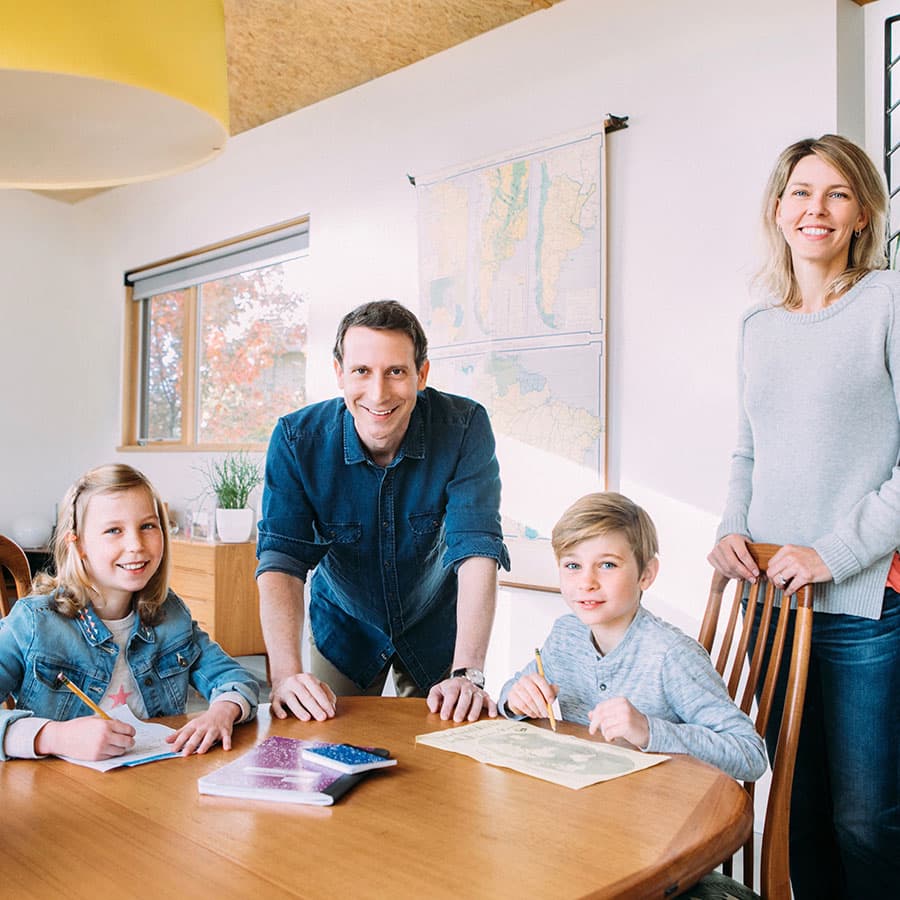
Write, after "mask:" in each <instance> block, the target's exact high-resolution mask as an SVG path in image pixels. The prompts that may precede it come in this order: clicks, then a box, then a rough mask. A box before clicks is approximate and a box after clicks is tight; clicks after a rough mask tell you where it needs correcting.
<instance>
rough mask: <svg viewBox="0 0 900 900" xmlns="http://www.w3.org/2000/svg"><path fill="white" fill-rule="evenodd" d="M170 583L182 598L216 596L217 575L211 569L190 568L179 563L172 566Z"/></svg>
mask: <svg viewBox="0 0 900 900" xmlns="http://www.w3.org/2000/svg"><path fill="white" fill-rule="evenodd" d="M169 584H170V586H171V588H172V590H173V591H175V593H176V594H178V596H179V597H181V599H182V600H183V599H185V597H186V596H190V597H214V596H215V593H216V576H215V575H214V574H213V573H212V572H210V571H209V570H206V571H202V570H200V569H194V568H189V567H187V566H184V565H182V564H181V563H178V565H175V566H172V571H171V573H170V575H169Z"/></svg>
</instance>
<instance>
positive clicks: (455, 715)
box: [426, 677, 497, 722]
mask: <svg viewBox="0 0 900 900" xmlns="http://www.w3.org/2000/svg"><path fill="white" fill-rule="evenodd" d="M426 702H427V703H428V708H429V709H430V710H431V712H433V713H436V712H440V714H441V718H442V719H453V721H454V722H463V721H465V720H466V719H468V720H469V721H470V722H475V721H477V720H478V719H479V717H480V716H481V714H482V712H484V711H485V710H487V714H488V715H489V716H490V717H491V718H494V717H496V715H497V704H496V703H495V702H494V701H493V700H492V699H491V697H490V695H489V694H488V692H487V691H485V690H482V689H481V688H479V687H476V686H475V685H474V684H472V682H471V681H469V679H468V678H462V677H457V678H445V679H444V680H443V681H439V682H438V683H437V684H436V685H434V687H433V688H432V689H431V690H430V691H429V692H428V699H427V701H426Z"/></svg>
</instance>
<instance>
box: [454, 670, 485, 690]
mask: <svg viewBox="0 0 900 900" xmlns="http://www.w3.org/2000/svg"><path fill="white" fill-rule="evenodd" d="M450 677H451V678H467V679H468V680H469V681H471V682H472V684H474V685H475V687H477V688H479V689H480V690H484V672H482V671H481V669H454V670H453V671H452V672H451V673H450Z"/></svg>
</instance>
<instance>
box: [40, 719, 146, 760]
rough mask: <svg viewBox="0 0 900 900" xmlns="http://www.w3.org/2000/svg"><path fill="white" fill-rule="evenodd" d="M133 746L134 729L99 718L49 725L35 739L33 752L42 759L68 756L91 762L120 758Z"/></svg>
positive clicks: (114, 721) (122, 723)
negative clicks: (52, 756) (44, 757)
mask: <svg viewBox="0 0 900 900" xmlns="http://www.w3.org/2000/svg"><path fill="white" fill-rule="evenodd" d="M132 747H134V727H133V726H131V725H129V724H128V723H127V722H120V721H119V720H118V719H101V718H100V716H85V717H82V718H80V719H68V720H67V721H65V722H48V723H47V724H46V725H45V726H44V727H43V728H42V729H41V730H40V731H39V732H38V733H37V736H36V737H35V739H34V749H35V752H36V753H38V754H40V755H41V756H49V755H54V756H71V757H72V758H73V759H87V760H92V761H96V760H100V759H112V757H114V756H121V755H122V754H123V753H127V752H128V751H129V750H131V748H132Z"/></svg>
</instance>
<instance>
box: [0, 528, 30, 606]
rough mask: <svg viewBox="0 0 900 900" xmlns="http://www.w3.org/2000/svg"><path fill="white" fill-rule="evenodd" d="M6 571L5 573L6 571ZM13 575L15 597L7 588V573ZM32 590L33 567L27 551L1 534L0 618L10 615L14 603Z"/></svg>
mask: <svg viewBox="0 0 900 900" xmlns="http://www.w3.org/2000/svg"><path fill="white" fill-rule="evenodd" d="M4 570H5V571H4ZM7 571H8V572H9V573H10V575H12V580H13V583H14V584H15V595H14V596H11V595H10V592H9V591H8V589H7V586H6V572H7ZM30 590H31V567H30V566H29V565H28V557H27V556H26V555H25V551H24V550H23V549H22V548H21V547H20V546H19V545H18V544H17V543H16V542H15V541H13V540H10V539H9V538H8V537H4V536H3V535H2V534H0V618H2V617H3V616H6V615H9V610H10V608H11V607H12V604H13V602H14V601H15V600H16V599H18V598H19V597H25V596H27V594H28V592H29V591H30Z"/></svg>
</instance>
